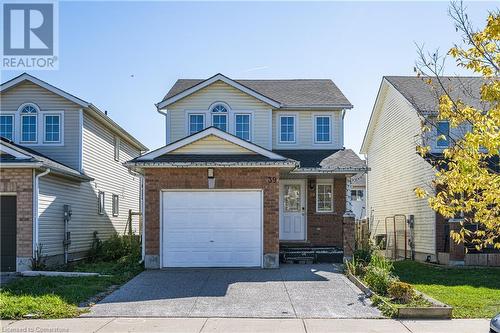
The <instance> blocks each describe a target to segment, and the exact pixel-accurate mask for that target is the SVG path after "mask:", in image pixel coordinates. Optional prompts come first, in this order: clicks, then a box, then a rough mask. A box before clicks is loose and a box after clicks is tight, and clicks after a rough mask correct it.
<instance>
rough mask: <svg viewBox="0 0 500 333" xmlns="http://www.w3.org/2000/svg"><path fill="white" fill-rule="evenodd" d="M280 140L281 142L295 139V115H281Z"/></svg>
mask: <svg viewBox="0 0 500 333" xmlns="http://www.w3.org/2000/svg"><path fill="white" fill-rule="evenodd" d="M280 141H281V142H294V141H295V118H294V117H280Z"/></svg>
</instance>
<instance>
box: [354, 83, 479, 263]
mask: <svg viewBox="0 0 500 333" xmlns="http://www.w3.org/2000/svg"><path fill="white" fill-rule="evenodd" d="M426 81H427V79H422V78H418V77H411V76H385V77H383V78H382V83H381V85H380V88H379V92H378V95H377V98H376V101H375V105H374V107H373V111H372V115H371V117H370V121H369V124H368V127H367V130H366V133H365V137H364V141H363V144H362V147H361V153H362V154H365V156H366V162H367V166H368V168H369V171H368V174H367V192H368V199H367V215H368V216H369V217H370V230H371V235H372V237H374V239H376V240H378V241H381V240H383V239H385V243H386V245H387V246H388V247H389V248H388V249H387V252H388V254H390V255H391V256H395V257H405V256H406V257H409V256H410V253H409V252H410V251H411V250H412V248H413V252H414V253H413V254H414V257H415V259H417V260H422V261H423V260H428V261H429V260H430V261H438V262H440V263H449V262H451V263H454V262H463V260H464V248H463V244H462V245H457V244H455V243H454V242H452V241H451V240H450V237H449V232H450V229H451V228H458V227H459V224H458V223H456V222H459V221H461V219H460V218H459V217H457V218H456V219H445V218H443V217H442V216H441V215H439V214H436V212H435V211H434V210H432V209H431V208H430V207H429V204H428V202H427V200H423V199H419V198H417V197H416V195H415V192H414V190H415V188H417V187H420V188H424V189H425V190H427V191H428V192H429V193H433V191H435V188H434V187H433V184H432V180H433V179H434V174H435V172H436V171H435V169H434V167H433V163H432V160H434V161H436V159H437V160H439V159H440V157H441V156H442V153H443V150H444V149H446V148H448V147H449V146H450V144H452V142H453V139H456V138H460V137H461V136H463V135H464V134H465V133H466V132H467V131H468V130H469V128H468V127H467V126H466V125H463V126H459V127H455V128H452V127H451V126H450V124H449V123H448V122H447V121H438V120H437V119H436V116H437V114H438V108H439V105H438V99H439V96H440V95H441V94H443V91H442V89H440V87H439V84H438V83H437V82H436V81H435V80H434V81H433V82H432V84H429V83H428V82H426ZM442 83H443V85H444V86H445V88H446V90H447V91H448V92H450V94H451V95H452V96H453V97H454V98H460V99H461V100H462V101H464V102H465V103H467V104H469V105H473V106H476V107H480V98H479V92H480V87H481V85H482V84H483V83H484V81H483V79H482V78H480V77H443V78H442ZM424 124H425V125H426V126H428V127H429V128H430V131H428V132H425V133H423V132H422V125H424ZM417 146H428V147H429V148H430V153H429V156H430V157H432V158H431V159H424V158H423V157H421V156H420V154H418V153H417ZM395 217H396V218H395ZM405 223H406V233H405V232H404V230H405V225H404V224H405ZM405 234H406V236H405ZM405 240H406V241H407V243H406V244H405ZM405 249H406V252H407V253H405ZM394 251H395V252H396V253H394Z"/></svg>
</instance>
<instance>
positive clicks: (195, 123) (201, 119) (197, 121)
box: [189, 114, 205, 135]
mask: <svg viewBox="0 0 500 333" xmlns="http://www.w3.org/2000/svg"><path fill="white" fill-rule="evenodd" d="M203 128H205V116H204V115H203V114H190V115H189V135H191V134H194V133H197V132H199V131H201V130H203Z"/></svg>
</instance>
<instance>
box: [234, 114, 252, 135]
mask: <svg viewBox="0 0 500 333" xmlns="http://www.w3.org/2000/svg"><path fill="white" fill-rule="evenodd" d="M234 134H235V135H236V136H237V137H239V138H240V139H243V140H247V141H250V115H249V114H237V115H235V130H234Z"/></svg>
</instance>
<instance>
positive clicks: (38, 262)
mask: <svg viewBox="0 0 500 333" xmlns="http://www.w3.org/2000/svg"><path fill="white" fill-rule="evenodd" d="M42 248H43V244H39V245H38V247H37V249H36V257H34V258H31V270H33V271H43V270H45V269H47V265H46V263H45V257H44V256H43V252H42Z"/></svg>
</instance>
